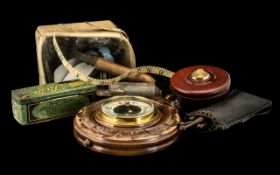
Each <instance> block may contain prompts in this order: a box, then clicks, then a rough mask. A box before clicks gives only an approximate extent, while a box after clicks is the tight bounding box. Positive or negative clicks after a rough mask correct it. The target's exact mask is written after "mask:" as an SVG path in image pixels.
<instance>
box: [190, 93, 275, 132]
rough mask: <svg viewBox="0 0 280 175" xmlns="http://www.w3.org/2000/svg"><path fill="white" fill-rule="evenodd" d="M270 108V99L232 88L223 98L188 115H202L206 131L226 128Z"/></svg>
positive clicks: (264, 112)
mask: <svg viewBox="0 0 280 175" xmlns="http://www.w3.org/2000/svg"><path fill="white" fill-rule="evenodd" d="M271 109H272V101H270V100H267V99H264V98H261V97H258V96H255V95H252V94H249V93H246V92H242V91H240V90H233V91H232V92H231V93H230V94H229V95H228V96H227V97H226V98H225V99H224V100H222V101H220V102H218V103H215V104H213V105H210V106H208V107H206V108H202V109H199V110H196V111H193V112H191V113H189V114H187V115H188V117H190V118H191V117H192V118H194V117H195V118H197V117H203V118H204V119H205V120H206V121H208V127H207V131H213V130H226V129H228V128H230V127H231V126H233V125H235V124H238V123H242V122H245V121H247V120H249V119H250V118H252V117H254V116H258V115H264V114H267V113H268V112H269V111H270V110H271Z"/></svg>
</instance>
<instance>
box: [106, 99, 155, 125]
mask: <svg viewBox="0 0 280 175" xmlns="http://www.w3.org/2000/svg"><path fill="white" fill-rule="evenodd" d="M101 112H102V116H103V117H102V118H103V119H105V120H106V121H107V122H112V121H114V122H115V123H116V124H117V123H119V122H120V121H121V123H127V124H129V123H131V122H132V123H133V124H142V123H143V122H144V121H145V122H148V121H150V120H152V118H153V113H154V105H153V103H151V102H150V101H149V100H148V99H146V98H144V97H137V96H118V97H112V98H110V99H108V100H107V101H106V102H104V103H103V104H102V106H101ZM148 119H149V120H148ZM132 123H131V124H132Z"/></svg>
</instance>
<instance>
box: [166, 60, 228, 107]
mask: <svg viewBox="0 0 280 175" xmlns="http://www.w3.org/2000/svg"><path fill="white" fill-rule="evenodd" d="M230 81H231V80H230V75H229V74H228V73H227V72H226V71H225V70H223V69H221V68H218V67H213V66H206V65H197V66H191V67H186V68H184V69H181V70H179V71H177V72H176V73H175V74H174V76H173V77H172V78H171V83H170V89H171V91H172V92H173V93H174V94H175V95H177V96H178V97H180V98H182V99H184V100H185V101H187V102H204V101H209V100H210V101H211V100H213V99H217V98H219V97H222V96H224V95H225V94H227V92H228V91H229V89H230Z"/></svg>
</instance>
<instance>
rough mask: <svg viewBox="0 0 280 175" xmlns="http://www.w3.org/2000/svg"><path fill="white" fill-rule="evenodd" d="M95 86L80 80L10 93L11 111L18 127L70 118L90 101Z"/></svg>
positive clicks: (92, 97)
mask: <svg viewBox="0 0 280 175" xmlns="http://www.w3.org/2000/svg"><path fill="white" fill-rule="evenodd" d="M95 90H96V87H95V86H93V85H90V84H87V83H84V82H82V81H74V82H66V83H50V84H46V85H40V86H32V87H27V88H22V89H17V90H13V91H12V109H13V115H14V118H15V119H16V121H18V123H20V124H21V125H29V124H35V123H42V122H47V121H50V120H54V119H57V118H62V117H69V116H74V115H75V114H76V113H77V112H78V111H79V110H80V109H81V108H82V107H84V106H85V105H87V104H89V103H90V102H92V101H93V99H94V92H95Z"/></svg>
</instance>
